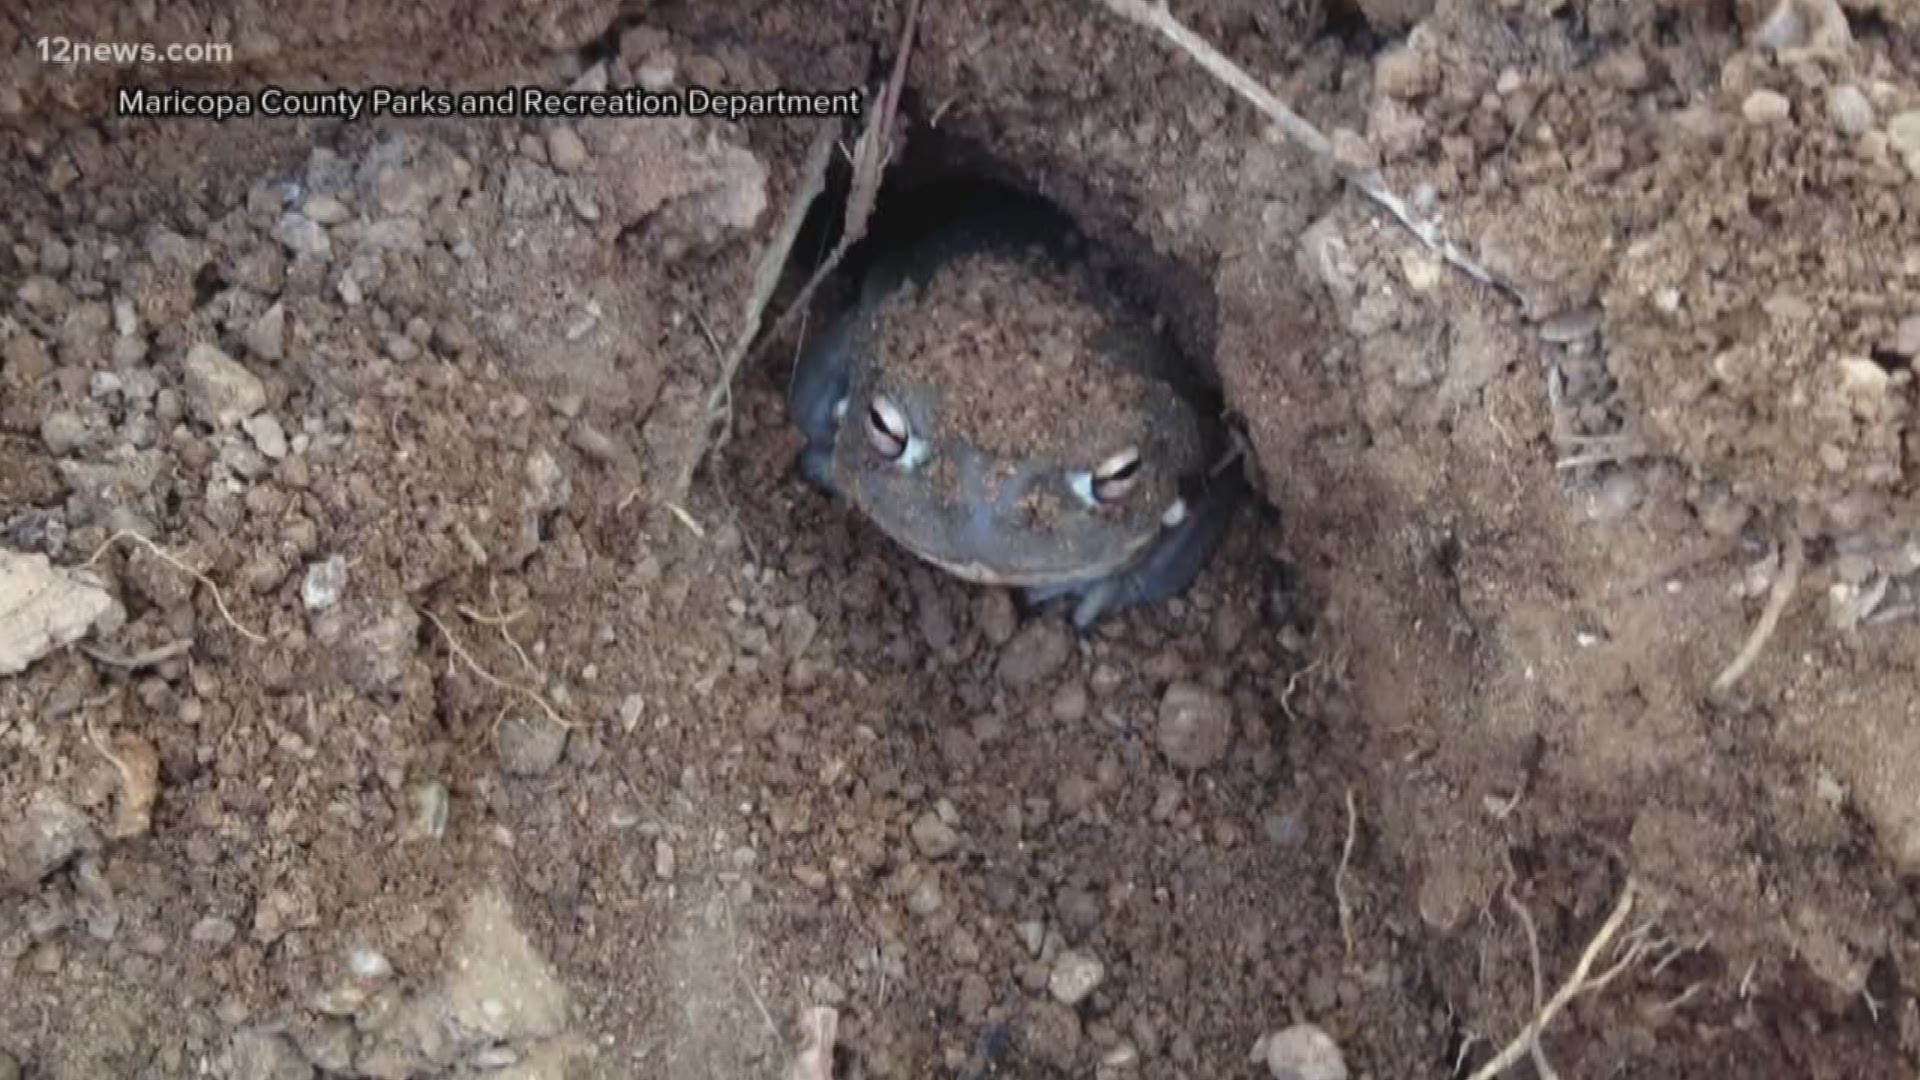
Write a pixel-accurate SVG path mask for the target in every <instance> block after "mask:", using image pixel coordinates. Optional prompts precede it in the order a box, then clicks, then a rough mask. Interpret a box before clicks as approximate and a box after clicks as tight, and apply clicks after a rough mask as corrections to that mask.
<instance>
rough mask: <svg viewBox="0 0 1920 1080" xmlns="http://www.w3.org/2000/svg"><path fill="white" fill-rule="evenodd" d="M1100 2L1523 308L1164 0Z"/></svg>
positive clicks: (1514, 293) (1510, 290) (1504, 285)
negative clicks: (1153, 34) (1166, 44)
mask: <svg viewBox="0 0 1920 1080" xmlns="http://www.w3.org/2000/svg"><path fill="white" fill-rule="evenodd" d="M1098 2H1099V3H1101V4H1103V5H1104V6H1106V8H1107V9H1108V10H1110V11H1112V12H1113V13H1114V14H1116V15H1119V16H1120V17H1122V18H1124V19H1128V20H1130V21H1132V22H1134V23H1137V24H1139V25H1141V26H1144V27H1146V28H1147V29H1149V30H1154V31H1157V32H1158V33H1159V34H1161V36H1163V37H1165V38H1166V39H1167V40H1168V41H1170V42H1172V43H1173V44H1174V45H1175V46H1176V47H1178V48H1179V49H1180V50H1181V51H1182V52H1185V53H1186V54H1187V55H1188V56H1191V57H1192V58H1193V59H1194V61H1195V62H1196V63H1198V64H1199V65H1200V66H1201V67H1202V68H1203V69H1205V70H1206V72H1207V74H1209V75H1212V76H1213V77H1214V78H1216V79H1219V80H1220V81H1221V82H1223V83H1225V84H1226V85H1227V86H1228V88H1230V89H1232V90H1233V91H1234V92H1235V93H1237V94H1239V95H1240V96H1241V97H1242V98H1244V99H1246V101H1247V103H1248V104H1250V105H1252V106H1253V107H1254V108H1256V109H1258V110H1260V111H1261V112H1262V113H1264V114H1265V115H1266V117H1267V119H1269V120H1271V121H1273V123H1274V125H1275V126H1277V127H1278V128H1279V129H1280V130H1281V132H1282V133H1283V134H1285V135H1286V136H1287V137H1288V138H1290V139H1292V140H1293V141H1294V142H1296V143H1298V144H1299V145H1300V147H1301V149H1303V150H1306V151H1307V152H1308V153H1310V154H1312V155H1314V156H1315V157H1318V158H1321V159H1324V160H1325V161H1327V162H1328V163H1329V164H1331V165H1332V166H1333V168H1334V170H1335V171H1336V172H1337V173H1339V175H1340V178H1341V179H1342V180H1345V181H1346V182H1347V183H1349V184H1352V185H1353V187H1354V188H1355V190H1357V191H1359V192H1360V193H1361V194H1362V195H1365V196H1366V197H1367V198H1369V199H1372V200H1373V201H1374V203H1376V204H1377V205H1379V206H1380V207H1381V208H1382V209H1384V210H1385V211H1386V212H1387V213H1389V214H1391V215H1393V217H1394V220H1396V221H1398V222H1399V223H1400V224H1401V225H1403V226H1405V227H1406V229H1407V231H1408V232H1411V233H1412V234H1413V235H1414V237H1415V238H1416V239H1418V240H1419V241H1420V242H1421V243H1422V244H1425V245H1426V246H1427V248H1428V249H1429V250H1431V251H1433V252H1434V253H1435V254H1437V255H1439V256H1440V257H1441V258H1442V259H1445V260H1446V261H1447V262H1448V263H1450V264H1452V265H1453V267H1454V268H1455V269H1457V270H1459V271H1461V272H1462V273H1464V274H1466V275H1467V276H1468V277H1470V278H1472V279H1474V280H1475V281H1478V282H1480V283H1481V284H1483V285H1488V286H1491V287H1493V288H1495V289H1498V290H1500V291H1501V292H1504V293H1506V294H1507V295H1508V296H1511V297H1513V298H1514V299H1515V300H1518V301H1520V303H1521V306H1522V307H1525V306H1527V305H1526V297H1524V296H1522V295H1520V291H1519V290H1518V289H1516V288H1514V286H1513V285H1512V284H1510V283H1509V282H1507V281H1505V280H1503V279H1502V278H1500V277H1499V275H1497V274H1495V273H1493V272H1492V271H1491V270H1488V269H1487V268H1486V267H1484V266H1482V265H1480V264H1479V263H1478V262H1476V261H1474V260H1473V259H1472V258H1471V257H1469V256H1468V255H1467V253H1466V252H1464V251H1462V250H1461V249H1460V248H1459V247H1458V246H1457V245H1455V244H1454V243H1453V241H1451V240H1448V239H1447V238H1446V236H1445V235H1444V234H1442V233H1441V231H1440V228H1439V226H1438V225H1436V224H1434V223H1432V222H1427V221H1422V220H1420V219H1419V218H1417V217H1416V216H1414V213H1413V210H1412V208H1411V207H1409V206H1408V205H1407V203H1406V201H1405V200H1403V199H1401V198H1400V197H1399V196H1398V195H1395V194H1394V193H1393V192H1392V191H1391V190H1390V189H1389V188H1388V187H1387V181H1386V177H1385V176H1384V175H1382V174H1381V172H1380V170H1379V169H1377V168H1370V169H1359V168H1351V167H1348V166H1346V165H1342V164H1341V163H1340V162H1338V161H1336V160H1334V156H1333V142H1332V141H1331V140H1330V139H1328V138H1327V137H1326V136H1325V135H1322V134H1321V133H1320V129H1319V128H1316V127H1314V126H1313V125H1312V124H1311V123H1309V122H1308V121H1307V119H1306V118H1305V117H1303V116H1301V115H1300V114H1299V113H1296V112H1294V111H1293V110H1292V109H1290V108H1288V107H1287V104H1286V102H1283V101H1281V100H1280V99H1279V98H1277V97H1275V96H1274V95H1273V94H1272V93H1270V92H1269V91H1268V90H1267V88H1266V87H1264V86H1261V85H1260V84H1259V82H1257V81H1255V79H1254V78H1253V76H1251V75H1249V74H1247V72H1246V71H1245V70H1244V69H1243V68H1241V67H1240V65H1238V64H1236V63H1234V62H1233V61H1232V60H1230V59H1228V58H1227V56H1226V55H1225V54H1223V53H1221V52H1220V50H1218V49H1216V48H1214V47H1213V46H1212V45H1210V44H1208V43H1207V41H1206V39H1205V38H1202V37H1201V36H1200V35H1198V34H1196V33H1194V32H1193V31H1192V30H1189V29H1187V27H1186V26H1185V25H1183V24H1182V23H1181V22H1180V20H1179V19H1176V18H1174V16H1173V12H1172V11H1169V10H1168V9H1167V5H1166V0H1098Z"/></svg>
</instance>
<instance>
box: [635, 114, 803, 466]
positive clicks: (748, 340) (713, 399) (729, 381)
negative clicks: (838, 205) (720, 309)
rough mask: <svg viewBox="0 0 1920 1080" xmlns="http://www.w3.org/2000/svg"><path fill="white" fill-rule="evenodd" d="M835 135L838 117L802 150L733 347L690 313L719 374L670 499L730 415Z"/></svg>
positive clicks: (754, 280) (749, 294) (701, 457)
mask: <svg viewBox="0 0 1920 1080" xmlns="http://www.w3.org/2000/svg"><path fill="white" fill-rule="evenodd" d="M839 137H840V122H839V121H838V120H835V121H833V122H831V123H828V124H825V125H822V126H821V128H820V130H818V131H816V132H815V133H814V136H813V143H812V145H810V146H809V147H808V148H807V157H806V161H805V162H804V163H803V164H802V165H801V167H800V184H799V186H798V187H796V188H794V191H793V196H792V197H791V198H789V199H788V200H787V208H786V212H785V214H784V215H783V216H782V217H781V219H780V227H779V228H778V229H777V230H775V231H774V234H773V240H772V242H770V243H769V244H768V245H767V250H766V251H765V252H764V253H762V254H761V256H760V263H759V265H758V266H756V267H754V270H753V289H752V291H751V292H749V293H748V294H747V303H746V309H745V319H744V321H743V322H742V323H741V326H740V333H739V334H738V335H737V336H736V337H735V338H734V340H733V348H732V349H731V350H728V351H727V352H726V353H724V354H721V352H720V345H719V343H718V342H717V341H715V340H714V337H713V331H712V330H709V329H708V328H707V324H706V321H705V320H704V319H700V318H699V317H698V316H697V315H696V316H695V322H696V324H697V325H698V326H699V327H700V330H701V332H702V333H703V334H705V335H706V338H707V343H708V344H709V345H710V346H711V347H712V348H713V351H714V352H715V353H716V354H720V372H719V374H718V375H717V376H715V378H714V382H713V389H711V390H709V391H708V392H707V422H706V424H705V425H704V426H703V427H702V428H701V429H700V430H701V435H700V439H701V442H700V446H699V448H698V449H697V450H696V451H695V452H694V453H692V454H689V455H688V456H687V464H686V465H685V466H684V467H683V468H682V470H681V473H680V475H679V476H678V477H676V478H675V480H674V487H673V491H672V493H671V494H672V497H673V499H674V500H675V501H679V500H680V499H683V498H685V497H686V492H687V488H688V487H689V486H690V485H691V484H692V483H693V472H694V470H695V469H696V468H698V467H699V465H700V462H701V460H702V459H703V458H705V457H706V456H707V451H708V449H709V445H710V443H711V441H712V438H713V436H712V430H713V421H714V419H715V418H716V417H720V416H731V415H732V412H733V408H732V401H733V379H734V376H735V375H737V374H739V371H740V365H741V364H742V363H744V362H745V361H746V359H747V357H748V355H749V354H750V353H751V352H752V349H753V342H754V339H755V338H757V337H759V335H760V324H761V320H763V319H764V318H765V317H766V313H767V305H768V304H770V303H772V301H773V291H774V289H775V288H776V287H778V286H779V284H780V271H781V270H782V269H784V268H785V267H786V265H787V257H788V255H790V254H791V253H792V251H793V242H794V240H795V239H797V238H798V237H799V235H800V226H801V225H802V224H803V223H804V222H805V221H806V219H807V209H808V208H809V207H811V206H812V205H813V200H814V199H816V198H818V197H819V196H820V192H821V191H822V190H823V189H824V188H825V187H826V183H827V165H828V164H829V163H830V162H831V161H832V160H833V144H834V141H835V140H836V139H838V138H839Z"/></svg>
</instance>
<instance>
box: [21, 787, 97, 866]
mask: <svg viewBox="0 0 1920 1080" xmlns="http://www.w3.org/2000/svg"><path fill="white" fill-rule="evenodd" d="M0 838H3V841H4V842H3V843H0V859H4V860H5V861H4V868H5V870H6V876H7V877H9V878H11V879H12V880H13V882H14V883H15V884H17V885H19V886H20V887H22V888H26V889H31V888H33V887H35V886H36V885H38V884H39V883H40V882H41V881H42V880H43V879H44V878H46V877H47V876H48V875H50V874H53V873H54V872H56V871H58V870H59V869H60V868H61V867H63V866H65V865H67V863H69V862H71V861H72V860H73V858H74V857H75V856H77V855H79V854H81V853H82V852H90V851H98V850H100V834H99V833H98V832H96V831H94V828H93V823H92V822H90V821H88V820H87V815H85V814H83V813H81V812H80V811H79V810H78V809H76V808H75V807H74V806H73V805H72V804H71V803H69V802H67V801H66V800H65V799H62V798H61V797H60V796H58V795H56V794H54V793H53V792H51V791H45V790H42V791H36V792H34V793H33V795H32V797H31V798H29V799H28V800H27V805H26V809H25V811H24V812H23V813H21V815H20V816H19V817H18V818H16V819H15V820H14V821H13V822H12V823H11V824H10V825H9V826H8V828H7V830H6V832H5V833H4V834H0Z"/></svg>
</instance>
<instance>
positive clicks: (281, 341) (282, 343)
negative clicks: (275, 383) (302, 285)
mask: <svg viewBox="0 0 1920 1080" xmlns="http://www.w3.org/2000/svg"><path fill="white" fill-rule="evenodd" d="M246 341H247V351H248V352H250V353H252V354H253V355H255V356H257V357H259V358H260V359H262V360H266V361H268V362H270V363H277V362H278V361H279V360H280V359H281V358H282V357H284V356H285V355H286V348H287V308H286V305H285V304H283V303H281V302H280V301H278V300H276V301H274V302H273V305H272V306H271V307H269V308H267V310H265V311H263V312H261V313H260V317H259V318H257V319H255V320H253V323H252V324H251V325H249V326H248V327H247V333H246Z"/></svg>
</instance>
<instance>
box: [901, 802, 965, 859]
mask: <svg viewBox="0 0 1920 1080" xmlns="http://www.w3.org/2000/svg"><path fill="white" fill-rule="evenodd" d="M911 831H912V833H913V845H914V846H915V847H917V848H919V849H920V853H921V854H922V855H925V856H926V857H927V858H929V859H944V858H946V857H947V856H949V855H951V854H953V852H954V849H956V848H958V847H959V846H960V834H959V833H956V832H954V831H953V828H952V826H950V825H948V824H947V823H946V822H944V821H941V820H940V815H938V814H936V813H934V812H933V811H931V810H929V811H927V812H926V813H923V814H921V815H920V816H919V817H917V818H915V819H914V821H913V828H912V830H911Z"/></svg>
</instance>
